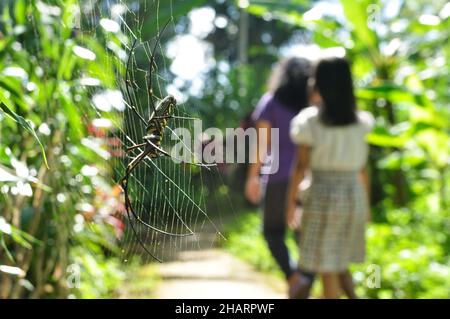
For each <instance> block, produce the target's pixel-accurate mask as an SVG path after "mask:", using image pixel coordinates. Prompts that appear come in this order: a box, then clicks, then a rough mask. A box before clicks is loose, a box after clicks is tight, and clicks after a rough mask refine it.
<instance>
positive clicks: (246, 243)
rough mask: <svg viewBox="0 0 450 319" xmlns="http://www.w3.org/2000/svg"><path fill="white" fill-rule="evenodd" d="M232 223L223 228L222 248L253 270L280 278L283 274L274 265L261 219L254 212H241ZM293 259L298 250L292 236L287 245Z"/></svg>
mask: <svg viewBox="0 0 450 319" xmlns="http://www.w3.org/2000/svg"><path fill="white" fill-rule="evenodd" d="M240 214H242V215H240V216H238V217H237V218H236V219H235V220H234V221H233V222H231V223H229V224H227V225H226V226H225V232H224V235H225V237H226V238H227V240H226V241H224V242H223V245H224V247H225V248H226V249H227V250H228V251H229V252H230V253H232V254H233V255H234V256H237V257H239V258H241V259H243V260H245V261H247V262H249V263H250V264H251V265H252V266H253V267H255V269H257V270H259V271H263V272H269V273H273V274H275V275H276V276H279V277H282V276H283V274H282V272H281V271H280V270H279V267H278V265H277V264H276V263H275V261H274V259H273V258H272V255H271V254H270V251H269V249H268V248H267V244H266V241H265V240H264V237H263V235H262V231H261V229H262V228H261V227H262V226H261V218H260V215H259V214H258V213H256V212H241V213H240ZM287 245H288V247H289V249H290V251H291V252H292V256H293V258H296V257H297V256H298V248H296V243H295V240H294V238H293V236H289V238H288V243H287Z"/></svg>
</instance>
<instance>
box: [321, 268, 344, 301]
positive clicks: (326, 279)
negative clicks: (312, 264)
mask: <svg viewBox="0 0 450 319" xmlns="http://www.w3.org/2000/svg"><path fill="white" fill-rule="evenodd" d="M321 277H322V285H323V294H324V297H325V299H338V298H339V295H340V289H339V288H340V287H339V279H338V274H337V273H322V274H321Z"/></svg>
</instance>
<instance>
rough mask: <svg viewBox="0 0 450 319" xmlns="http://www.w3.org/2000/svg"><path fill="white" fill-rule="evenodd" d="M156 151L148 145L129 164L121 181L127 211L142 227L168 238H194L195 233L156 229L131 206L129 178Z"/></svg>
mask: <svg viewBox="0 0 450 319" xmlns="http://www.w3.org/2000/svg"><path fill="white" fill-rule="evenodd" d="M153 150H154V148H153V147H150V145H148V147H147V148H146V149H144V150H143V151H142V152H141V153H140V154H139V155H138V156H137V157H136V158H134V159H133V160H132V161H131V162H130V164H128V166H127V169H126V172H125V176H124V177H123V178H122V180H121V185H122V188H123V189H124V193H125V208H126V210H127V213H130V212H131V214H132V215H133V217H134V218H135V219H136V220H137V221H138V222H139V223H141V224H142V225H144V226H146V227H148V228H150V229H152V230H154V231H156V232H158V233H160V234H163V235H168V236H174V237H186V236H192V235H193V233H187V234H175V233H170V232H166V231H164V230H162V229H159V228H156V227H154V226H152V225H150V224H148V223H146V222H144V221H143V220H142V219H141V218H140V217H139V216H138V215H137V214H136V213H135V211H134V209H133V206H132V205H131V202H130V198H129V196H128V178H129V177H130V175H131V172H132V171H133V170H134V169H135V168H136V166H137V164H139V162H141V161H142V160H143V159H144V158H146V157H147V156H148V155H149V154H150V153H151V152H152V151H153Z"/></svg>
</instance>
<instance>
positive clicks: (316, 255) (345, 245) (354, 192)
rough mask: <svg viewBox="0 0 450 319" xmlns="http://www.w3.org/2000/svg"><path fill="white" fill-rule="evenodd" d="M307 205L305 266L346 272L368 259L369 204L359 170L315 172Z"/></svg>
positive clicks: (303, 232) (302, 250) (302, 248)
mask: <svg viewBox="0 0 450 319" xmlns="http://www.w3.org/2000/svg"><path fill="white" fill-rule="evenodd" d="M303 204H304V205H303V215H302V223H301V238H300V254H301V256H300V267H301V268H302V269H304V270H309V271H312V272H322V273H323V272H342V271H344V270H346V269H347V268H348V267H349V264H350V263H360V262H363V261H364V256H365V229H366V222H367V219H368V214H369V207H368V202H367V195H366V191H365V189H364V186H363V184H362V183H361V181H360V179H359V178H358V172H353V171H352V172H347V171H344V172H342V171H313V172H312V184H311V187H310V189H309V190H308V195H307V197H306V198H305V200H304V203H303Z"/></svg>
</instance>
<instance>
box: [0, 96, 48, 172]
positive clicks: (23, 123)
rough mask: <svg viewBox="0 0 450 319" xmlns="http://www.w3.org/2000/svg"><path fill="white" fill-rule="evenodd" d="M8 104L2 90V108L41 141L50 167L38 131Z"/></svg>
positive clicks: (0, 105) (45, 158)
mask: <svg viewBox="0 0 450 319" xmlns="http://www.w3.org/2000/svg"><path fill="white" fill-rule="evenodd" d="M8 104H9V101H8V99H7V98H6V97H5V95H4V93H3V92H2V91H0V109H1V110H2V111H3V112H4V113H5V114H6V115H7V116H8V117H10V118H11V119H12V120H14V121H15V122H17V123H18V124H19V125H20V126H21V127H23V128H24V129H26V130H27V131H28V132H30V133H31V134H32V135H33V136H34V138H35V139H36V141H37V142H38V143H39V146H40V147H41V151H42V157H43V159H44V162H45V165H46V166H47V168H48V163H47V157H46V156H45V150H44V145H43V144H42V142H41V140H40V139H39V137H38V136H37V134H36V131H35V130H34V128H33V126H31V124H30V123H29V122H28V121H27V120H25V119H24V118H23V117H22V116H20V115H18V114H16V113H15V112H14V111H12V108H11V107H8Z"/></svg>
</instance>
